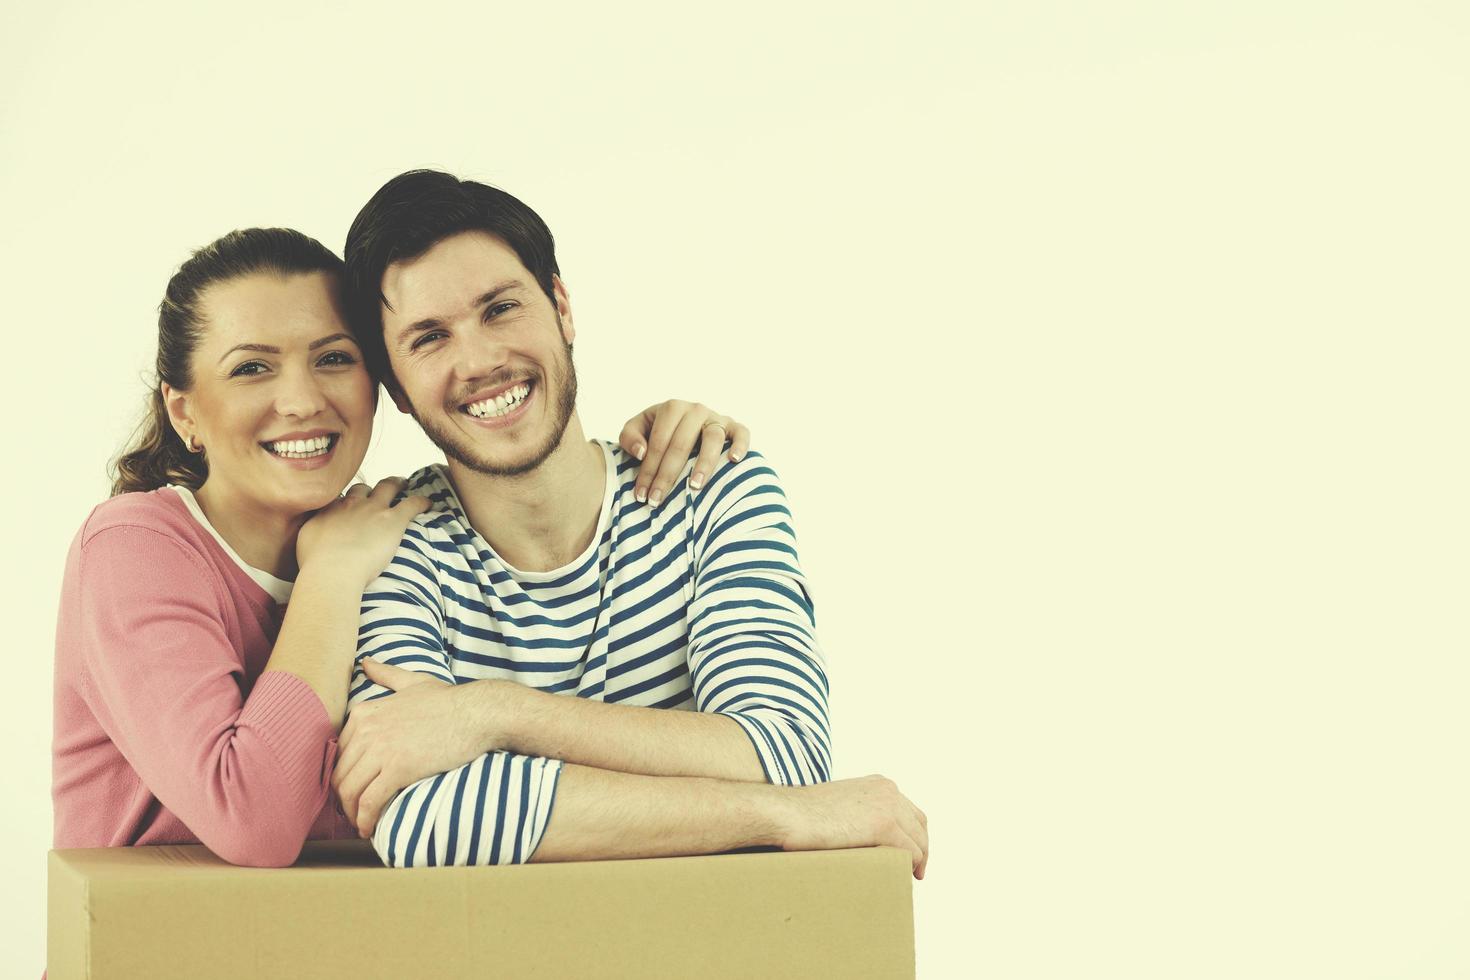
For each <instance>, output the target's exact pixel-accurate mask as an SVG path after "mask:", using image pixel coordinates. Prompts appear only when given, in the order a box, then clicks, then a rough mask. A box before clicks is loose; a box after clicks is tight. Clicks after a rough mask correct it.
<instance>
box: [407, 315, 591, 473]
mask: <svg viewBox="0 0 1470 980" xmlns="http://www.w3.org/2000/svg"><path fill="white" fill-rule="evenodd" d="M558 325H559V323H558ZM492 385H493V382H492ZM535 387H536V392H535V393H536V394H537V395H538V396H539V397H542V398H549V397H551V389H553V388H554V389H555V390H556V403H555V404H554V405H553V406H552V408H553V411H554V412H555V415H554V416H553V417H552V424H551V429H550V431H549V432H548V433H547V435H546V438H545V439H544V440H543V441H542V443H541V445H539V446H537V447H536V448H535V449H534V451H532V452H531V453H530V454H529V455H528V456H526V457H525V458H523V459H520V460H518V461H516V462H513V463H498V462H496V461H495V460H492V459H487V458H483V457H477V456H475V455H473V454H472V448H471V447H470V446H468V445H464V444H462V443H460V442H457V441H456V438H457V437H458V438H463V436H462V434H460V433H458V432H456V431H454V430H452V429H450V428H449V427H448V426H445V427H443V428H439V427H438V425H437V424H436V423H435V422H431V421H429V420H426V419H425V418H423V417H422V416H421V415H420V414H419V412H418V409H416V408H415V409H414V410H413V412H412V413H411V414H412V415H413V418H414V421H416V422H418V424H419V428H421V429H423V430H424V435H426V436H428V437H429V441H430V442H432V443H433V444H434V445H436V446H438V447H439V449H440V450H441V451H442V452H443V453H444V455H445V456H447V457H449V458H450V459H452V460H454V461H455V462H456V463H459V464H460V465H461V466H463V467H465V468H466V469H470V470H473V471H475V472H476V473H483V474H484V475H486V476H523V475H524V474H526V473H529V472H531V471H532V470H534V469H535V468H536V467H538V466H540V465H541V464H542V463H544V462H546V459H547V457H548V456H550V455H551V454H552V453H554V452H555V451H556V449H557V447H558V446H560V445H561V441H562V438H563V437H564V436H565V435H566V431H567V423H569V422H570V421H571V419H572V411H573V410H574V409H575V408H576V407H577V368H576V365H575V364H573V363H572V345H571V344H564V347H563V351H562V356H561V357H559V358H557V360H556V363H554V364H552V366H551V378H550V379H548V378H546V377H544V376H542V377H538V378H536V379H535ZM450 410H451V411H458V408H454V409H450Z"/></svg>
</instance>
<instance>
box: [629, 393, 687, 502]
mask: <svg viewBox="0 0 1470 980" xmlns="http://www.w3.org/2000/svg"><path fill="white" fill-rule="evenodd" d="M689 407H690V405H689V403H688V402H681V401H678V400H677V399H670V400H669V401H666V402H664V403H663V404H662V405H659V406H657V407H656V409H655V410H656V412H657V414H656V415H655V416H654V419H653V428H652V429H651V430H650V431H649V433H648V452H647V453H646V454H644V457H643V465H641V466H639V467H638V479H637V480H636V481H634V483H633V497H634V499H635V500H637V501H638V502H639V503H643V502H644V501H646V500H648V499H649V496H650V495H651V493H652V491H653V482H654V478H655V477H656V476H657V475H658V472H659V467H660V465H661V464H662V463H663V460H664V455H665V453H666V452H667V451H668V448H669V439H670V438H672V437H673V435H674V431H675V430H676V429H677V428H678V427H679V424H680V422H682V421H683V419H684V416H685V414H686V412H687V410H688V408H689ZM687 458H688V457H687V456H686V457H685V459H687ZM657 502H658V501H654V503H657Z"/></svg>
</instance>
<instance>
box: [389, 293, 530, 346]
mask: <svg viewBox="0 0 1470 980" xmlns="http://www.w3.org/2000/svg"><path fill="white" fill-rule="evenodd" d="M525 288H526V284H525V283H523V282H521V281H520V280H519V279H507V280H505V281H504V282H502V283H497V284H496V285H495V286H492V287H491V288H490V289H489V290H488V291H486V292H484V293H481V294H480V295H479V296H477V297H475V301H474V302H473V303H471V304H470V305H471V306H472V307H474V308H476V309H478V308H479V307H481V306H484V305H486V304H487V303H490V302H492V301H494V299H495V297H497V296H499V295H500V294H501V293H504V292H509V291H510V290H512V289H525ZM383 305H384V306H388V301H387V300H386V299H384V301H383ZM388 309H390V310H391V309H393V307H391V306H388ZM443 325H444V320H443V318H442V317H437V316H426V317H424V318H423V319H422V320H415V321H414V322H412V323H410V324H409V325H408V326H406V327H404V328H403V329H402V330H400V331H398V338H397V339H398V341H399V342H400V343H401V342H403V341H404V340H405V339H406V338H408V337H409V336H410V335H412V334H416V333H423V332H424V331H425V330H432V329H434V328H435V327H442V326H443Z"/></svg>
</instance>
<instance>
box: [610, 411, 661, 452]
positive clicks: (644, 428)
mask: <svg viewBox="0 0 1470 980" xmlns="http://www.w3.org/2000/svg"><path fill="white" fill-rule="evenodd" d="M656 414H657V413H656V412H655V411H654V410H653V409H652V408H649V409H647V410H645V411H644V412H643V413H642V414H640V415H635V416H633V417H632V418H630V419H629V420H628V422H627V424H626V425H624V426H623V431H622V432H620V433H618V445H619V446H622V447H623V449H624V451H626V452H627V454H628V455H629V456H632V457H633V458H634V459H639V460H641V459H642V458H643V457H644V456H645V455H647V453H648V443H647V442H645V441H644V440H645V439H647V438H648V433H649V432H650V431H652V429H653V420H654V417H655V416H656Z"/></svg>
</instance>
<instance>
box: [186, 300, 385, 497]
mask: <svg viewBox="0 0 1470 980" xmlns="http://www.w3.org/2000/svg"><path fill="white" fill-rule="evenodd" d="M334 287H335V280H334V279H333V277H332V275H331V274H330V273H326V272H311V273H294V274H289V275H285V276H282V275H278V274H275V273H257V274H252V275H248V276H243V277H241V278H238V279H233V280H230V281H228V282H222V283H217V284H215V285H213V286H210V287H209V288H208V289H206V290H205V291H204V293H203V294H202V296H201V297H200V301H199V313H200V320H201V322H202V336H201V338H200V342H199V346H198V348H197V349H196V350H195V351H194V359H193V374H194V386H193V388H192V390H190V391H188V392H177V391H171V390H167V389H166V390H165V392H164V397H165V401H166V402H167V403H168V405H169V414H170V416H171V417H172V418H173V421H174V427H175V428H176V429H178V430H179V434H180V436H181V437H183V438H185V440H186V441H187V438H188V436H189V435H190V434H193V435H194V437H195V442H196V445H199V446H203V447H204V454H205V458H206V460H207V461H208V464H209V477H208V480H207V481H206V482H205V487H206V489H207V490H208V492H209V494H210V495H211V496H212V497H214V498H215V499H216V500H220V501H224V502H226V503H227V504H228V505H230V506H234V507H239V508H242V509H245V510H251V511H254V510H267V511H271V512H275V513H281V514H288V515H291V516H294V515H299V514H302V513H305V512H307V511H313V510H317V509H318V508H321V507H325V506H326V505H327V504H328V503H330V502H331V501H332V500H333V499H334V498H336V496H337V495H338V494H340V493H341V492H342V488H343V487H345V486H346V485H347V483H348V481H349V480H351V479H352V477H353V476H354V474H356V473H357V470H358V467H359V466H361V465H362V458H363V456H364V455H365V454H366V453H367V447H368V440H369V438H370V437H371V435H372V428H373V411H374V409H375V408H376V407H377V384H376V382H374V381H373V379H372V378H371V377H370V376H369V375H368V372H367V368H366V367H364V366H363V360H362V352H361V351H360V350H358V347H357V343H356V341H354V340H353V339H352V334H351V333H350V332H349V331H348V329H347V324H346V321H345V320H344V318H343V316H342V310H341V307H340V304H339V301H338V298H337V292H336V289H335V288H334Z"/></svg>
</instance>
